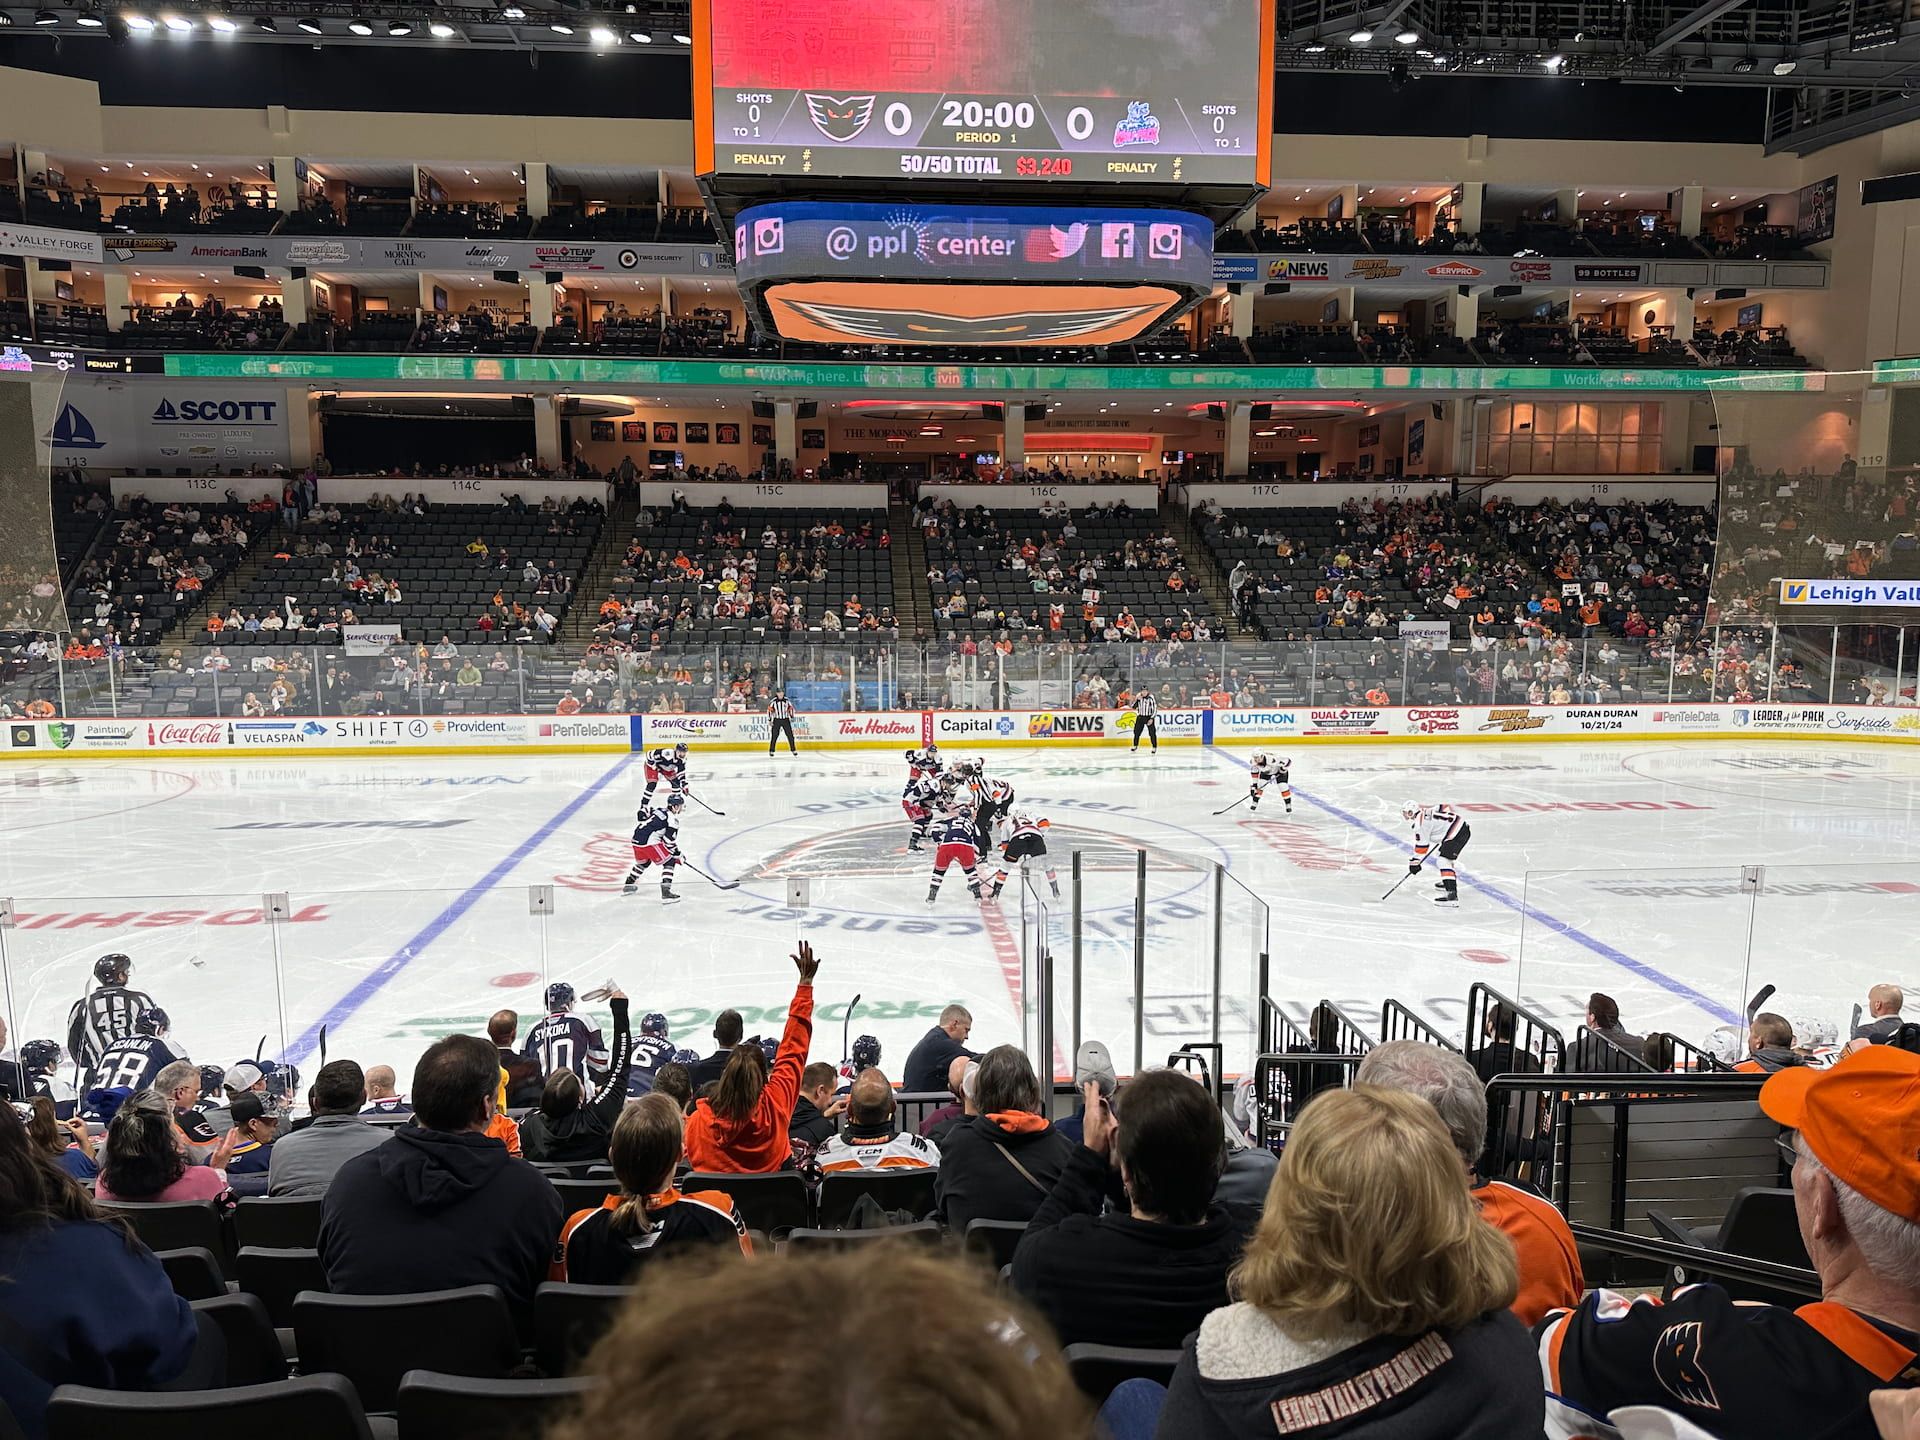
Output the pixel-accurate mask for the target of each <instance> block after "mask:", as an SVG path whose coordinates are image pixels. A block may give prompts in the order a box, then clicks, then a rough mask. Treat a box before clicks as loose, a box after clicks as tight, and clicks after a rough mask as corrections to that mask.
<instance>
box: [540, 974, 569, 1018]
mask: <svg viewBox="0 0 1920 1440" xmlns="http://www.w3.org/2000/svg"><path fill="white" fill-rule="evenodd" d="M546 1005H547V1013H548V1014H549V1015H551V1014H553V1013H555V1012H556V1011H559V1010H571V1009H572V1008H573V986H571V985H569V984H568V983H567V982H566V981H564V980H556V981H554V982H553V984H551V985H549V986H547V991H546Z"/></svg>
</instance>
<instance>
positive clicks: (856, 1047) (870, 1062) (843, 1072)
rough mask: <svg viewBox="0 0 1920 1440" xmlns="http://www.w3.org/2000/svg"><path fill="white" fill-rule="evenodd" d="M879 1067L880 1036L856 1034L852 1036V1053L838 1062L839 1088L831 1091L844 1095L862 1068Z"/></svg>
mask: <svg viewBox="0 0 1920 1440" xmlns="http://www.w3.org/2000/svg"><path fill="white" fill-rule="evenodd" d="M879 1068H880V1037H879V1036H877V1035H856V1036H854V1037H853V1053H852V1054H851V1055H849V1056H848V1057H847V1058H846V1059H844V1060H842V1061H841V1062H840V1088H839V1089H837V1090H835V1091H834V1092H833V1093H834V1094H836V1095H844V1094H846V1093H847V1090H848V1088H849V1087H851V1086H852V1084H853V1082H854V1081H855V1080H857V1079H859V1078H860V1072H861V1071H862V1070H878V1069H879Z"/></svg>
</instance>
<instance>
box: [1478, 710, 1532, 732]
mask: <svg viewBox="0 0 1920 1440" xmlns="http://www.w3.org/2000/svg"><path fill="white" fill-rule="evenodd" d="M1546 723H1547V717H1546V716H1544V715H1536V714H1534V713H1533V712H1532V711H1531V710H1529V709H1527V707H1526V706H1524V705H1519V706H1514V707H1512V708H1510V709H1496V710H1489V711H1487V718H1486V721H1485V723H1483V724H1482V725H1481V726H1480V728H1481V729H1482V730H1498V731H1499V732H1500V733H1501V734H1503V735H1511V734H1513V733H1514V732H1515V731H1516V730H1538V729H1540V728H1541V727H1542V726H1543V725H1545V724H1546Z"/></svg>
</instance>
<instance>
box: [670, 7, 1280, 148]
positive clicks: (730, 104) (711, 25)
mask: <svg viewBox="0 0 1920 1440" xmlns="http://www.w3.org/2000/svg"><path fill="white" fill-rule="evenodd" d="M693 24H694V34H693V40H694V75H693V86H694V133H695V147H696V158H697V161H698V165H699V168H700V170H701V173H703V174H714V175H765V176H783V177H796V178H797V177H806V176H812V177H816V178H862V179H864V178H873V179H902V180H914V179H927V180H940V181H944V180H953V179H966V180H976V181H987V182H1019V183H1020V184H1023V185H1025V184H1032V185H1035V186H1041V185H1045V184H1047V183H1049V182H1067V183H1071V184H1076V185H1080V184H1098V183H1108V182H1111V183H1115V184H1129V185H1135V186H1139V185H1153V184H1168V185H1171V184H1181V185H1255V184H1259V185H1264V184H1266V183H1267V180H1268V171H1269V168H1270V165H1269V155H1270V150H1271V143H1272V129H1273V126H1272V119H1271V113H1270V112H1271V101H1272V89H1273V27H1274V0H1044V3H1036V0H696V3H695V5H694V21H693Z"/></svg>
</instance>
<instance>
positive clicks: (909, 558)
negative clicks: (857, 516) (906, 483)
mask: <svg viewBox="0 0 1920 1440" xmlns="http://www.w3.org/2000/svg"><path fill="white" fill-rule="evenodd" d="M887 532H888V533H889V534H890V535H892V537H893V545H892V552H893V613H894V618H895V619H897V620H899V622H900V636H901V638H902V639H911V638H912V637H913V634H914V632H915V631H916V630H918V629H920V627H922V626H925V627H926V629H927V632H928V633H929V634H931V633H933V607H932V604H931V602H930V601H929V600H928V597H927V547H926V543H925V541H924V540H923V539H922V538H921V535H920V527H919V526H918V525H916V524H914V523H913V511H912V509H911V508H909V507H908V506H907V504H906V503H905V502H904V501H900V500H895V501H894V502H893V503H892V504H891V505H889V506H888V507H887Z"/></svg>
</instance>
